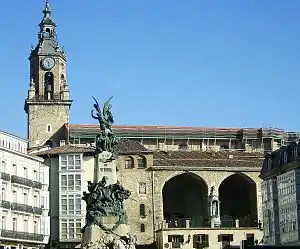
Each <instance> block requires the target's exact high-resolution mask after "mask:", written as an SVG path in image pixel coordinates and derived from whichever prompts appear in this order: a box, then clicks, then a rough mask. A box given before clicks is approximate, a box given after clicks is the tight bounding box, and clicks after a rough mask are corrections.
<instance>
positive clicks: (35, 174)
mask: <svg viewBox="0 0 300 249" xmlns="http://www.w3.org/2000/svg"><path fill="white" fill-rule="evenodd" d="M33 180H34V181H36V182H37V181H38V180H39V179H38V172H37V171H36V170H34V171H33Z"/></svg>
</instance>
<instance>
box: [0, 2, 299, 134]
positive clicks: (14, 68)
mask: <svg viewBox="0 0 300 249" xmlns="http://www.w3.org/2000/svg"><path fill="white" fill-rule="evenodd" d="M1 4H2V6H1V10H0V12H1V13H0V22H1V23H2V25H3V27H5V29H3V28H2V29H1V38H2V39H0V52H1V60H0V64H1V65H0V75H1V93H2V94H1V98H0V104H1V105H0V111H1V116H2V119H1V126H0V129H2V130H6V131H8V132H12V133H15V134H17V135H21V136H26V114H25V112H24V111H23V106H24V99H25V97H26V95H27V90H28V86H29V61H28V56H29V52H30V45H31V44H34V45H35V44H36V42H37V33H38V23H39V21H40V20H41V18H42V13H41V10H42V8H43V7H44V3H43V1H42V0H30V1H3V2H2V3H1ZM51 5H52V8H53V18H54V20H55V21H56V22H57V24H58V29H57V32H58V37H59V41H60V44H61V45H64V48H65V51H66V53H67V56H68V74H67V79H68V83H69V86H70V89H71V95H72V98H73V99H74V102H73V105H72V109H71V122H72V123H94V120H93V119H92V118H91V117H90V110H91V109H92V104H93V100H92V97H91V96H92V95H94V96H95V97H96V98H97V99H98V100H99V102H100V103H103V101H104V100H106V99H107V98H109V97H110V96H111V95H113V96H114V98H113V101H112V104H113V114H114V116H115V121H116V124H144V125H150V124H155V125H183V126H207V127H262V126H263V127H270V126H274V127H278V128H284V129H287V130H293V131H300V122H299V120H300V119H299V117H298V115H299V100H298V99H299V92H300V70H299V69H300V28H299V23H300V15H299V11H300V1H297V0H289V1H282V0H251V1H250V0H248V1H241V0H228V1H221V0H219V1H216V0H215V1H200V0H188V1H182V0H181V1H180V0H163V1H162V0H151V1H150V0H143V1H141V0H128V1H121V0H111V1H104V0H101V1H96V0H90V1H61V0H51Z"/></svg>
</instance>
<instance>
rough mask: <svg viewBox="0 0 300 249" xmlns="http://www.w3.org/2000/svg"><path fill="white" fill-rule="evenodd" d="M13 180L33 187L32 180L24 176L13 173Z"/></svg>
mask: <svg viewBox="0 0 300 249" xmlns="http://www.w3.org/2000/svg"><path fill="white" fill-rule="evenodd" d="M11 182H12V183H17V184H21V185H24V186H28V187H32V185H33V181H32V180H30V179H27V178H24V177H20V176H16V175H13V176H12V177H11Z"/></svg>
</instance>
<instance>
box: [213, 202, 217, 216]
mask: <svg viewBox="0 0 300 249" xmlns="http://www.w3.org/2000/svg"><path fill="white" fill-rule="evenodd" d="M212 216H213V217H217V216H218V202H217V201H213V202H212Z"/></svg>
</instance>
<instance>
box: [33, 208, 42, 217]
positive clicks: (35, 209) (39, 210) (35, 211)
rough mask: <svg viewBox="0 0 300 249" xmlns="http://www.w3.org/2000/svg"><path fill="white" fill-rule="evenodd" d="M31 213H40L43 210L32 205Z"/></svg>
mask: <svg viewBox="0 0 300 249" xmlns="http://www.w3.org/2000/svg"><path fill="white" fill-rule="evenodd" d="M33 213H34V214H38V215H41V214H42V213H43V210H42V209H41V208H39V207H33Z"/></svg>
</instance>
